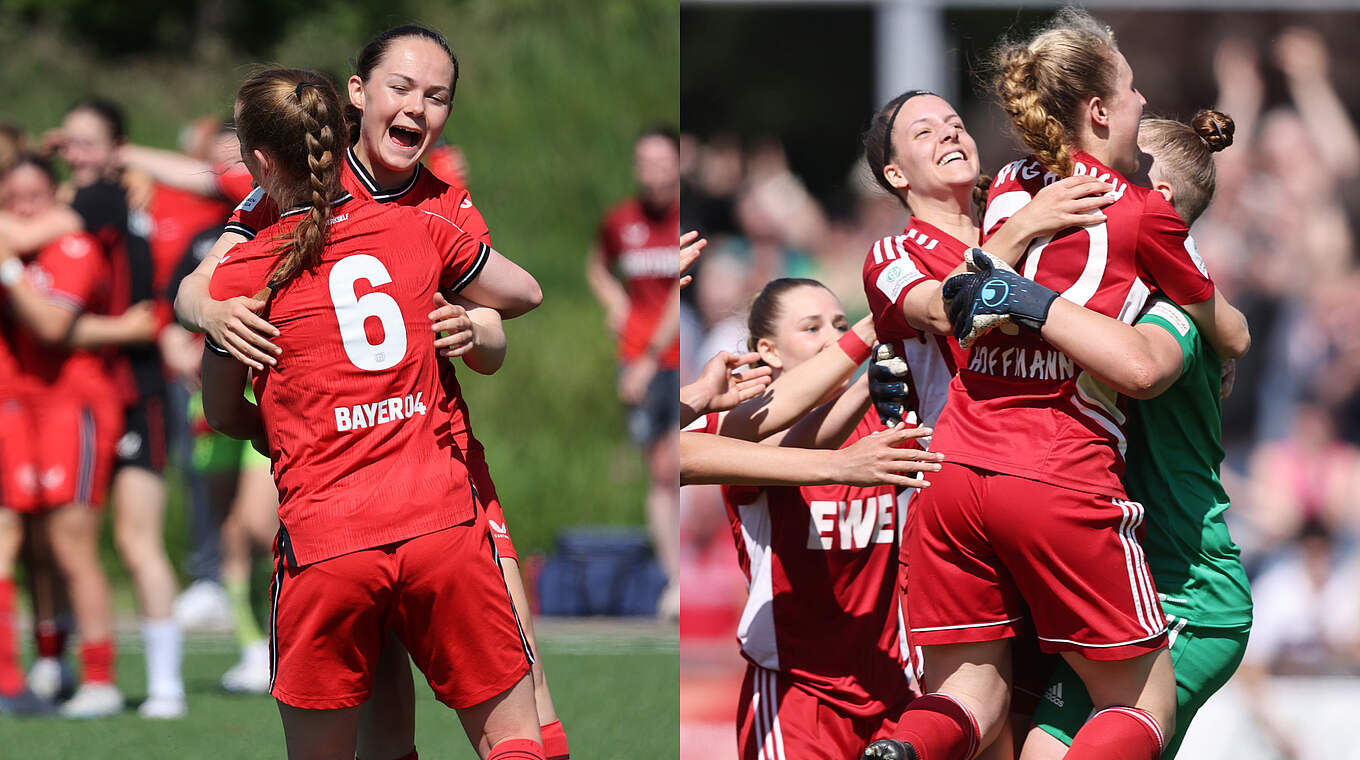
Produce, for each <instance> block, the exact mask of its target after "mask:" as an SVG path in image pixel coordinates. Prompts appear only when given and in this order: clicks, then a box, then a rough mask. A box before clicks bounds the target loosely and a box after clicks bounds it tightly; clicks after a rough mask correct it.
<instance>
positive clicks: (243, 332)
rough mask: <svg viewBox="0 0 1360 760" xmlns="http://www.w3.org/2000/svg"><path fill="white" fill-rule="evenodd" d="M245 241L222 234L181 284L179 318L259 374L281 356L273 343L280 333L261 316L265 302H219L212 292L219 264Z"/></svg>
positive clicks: (177, 303) (238, 299) (243, 299)
mask: <svg viewBox="0 0 1360 760" xmlns="http://www.w3.org/2000/svg"><path fill="white" fill-rule="evenodd" d="M244 241H245V237H244V236H242V235H238V234H236V233H234V232H224V233H222V236H221V237H219V238H218V239H217V242H216V243H214V244H213V247H212V249H211V250H209V251H208V253H207V255H206V256H204V257H203V261H201V262H199V264H198V267H197V268H195V269H194V271H193V272H190V273H189V275H188V276H187V277H185V278H184V279H183V280H182V281H181V282H180V285H179V292H177V293H176V294H175V316H176V317H178V318H179V323H180V324H181V325H183V326H184V327H185V328H186V329H188V330H190V331H192V332H206V333H207V334H208V337H210V338H212V339H213V341H214V342H215V343H217V345H219V346H222V347H223V348H225V349H227V351H229V352H230V353H231V355H232V357H233V358H235V359H236V360H237V361H239V362H242V363H244V364H245V365H246V366H248V367H250V368H251V369H256V370H259V369H263V368H264V365H266V364H273V363H274V362H275V359H274V357H276V356H278V353H279V348H278V346H275V345H274V344H273V343H272V342H270V338H273V337H276V336H277V335H278V334H279V331H278V330H277V329H276V328H275V327H274V326H273V325H271V324H269V323H268V322H266V321H264V319H262V318H261V317H260V315H259V313H260V312H261V311H263V310H264V306H265V304H264V302H263V301H258V300H256V299H254V298H247V297H245V296H238V297H236V298H229V299H227V300H225V301H215V300H213V298H212V296H211V295H209V292H208V287H209V284H210V283H211V282H212V273H213V270H214V269H216V268H217V263H218V262H219V261H221V260H222V257H223V256H225V255H226V254H227V252H228V251H230V250H231V247H232V246H234V245H236V244H237V243H241V242H244Z"/></svg>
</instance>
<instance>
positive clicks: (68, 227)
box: [0, 205, 85, 251]
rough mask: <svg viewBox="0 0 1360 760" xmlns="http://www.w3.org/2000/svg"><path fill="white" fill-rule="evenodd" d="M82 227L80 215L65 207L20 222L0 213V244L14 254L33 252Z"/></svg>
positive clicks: (60, 206) (61, 206)
mask: <svg viewBox="0 0 1360 760" xmlns="http://www.w3.org/2000/svg"><path fill="white" fill-rule="evenodd" d="M84 228H85V224H84V222H82V221H81V220H80V215H79V214H77V213H76V212H75V211H74V210H72V209H71V207H70V206H65V205H57V206H54V207H53V208H51V209H48V210H47V211H44V212H42V213H41V214H38V215H37V216H33V217H27V218H23V219H21V218H19V217H17V216H15V215H13V214H9V213H5V212H0V243H3V244H5V245H7V246H9V247H10V248H11V249H13V250H15V251H36V250H38V249H39V248H41V247H43V246H45V245H47V244H48V243H50V242H52V241H53V240H56V239H57V238H59V237H61V236H62V235H66V234H69V233H72V232H79V231H81V230H82V229H84Z"/></svg>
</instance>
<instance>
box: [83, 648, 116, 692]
mask: <svg viewBox="0 0 1360 760" xmlns="http://www.w3.org/2000/svg"><path fill="white" fill-rule="evenodd" d="M80 669H81V672H80V680H81V683H113V639H106V640H104V641H92V642H90V643H88V644H81V645H80Z"/></svg>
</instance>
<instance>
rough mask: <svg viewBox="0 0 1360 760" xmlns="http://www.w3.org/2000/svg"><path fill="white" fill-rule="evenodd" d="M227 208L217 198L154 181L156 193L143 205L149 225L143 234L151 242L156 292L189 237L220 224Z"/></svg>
mask: <svg viewBox="0 0 1360 760" xmlns="http://www.w3.org/2000/svg"><path fill="white" fill-rule="evenodd" d="M227 210H228V209H227V206H226V205H225V204H224V203H223V202H222V201H220V200H215V199H212V198H204V197H203V196H201V195H197V194H194V193H189V192H185V191H183V190H179V189H177V188H173V187H170V186H169V185H156V193H155V195H153V196H152V197H151V204H150V205H149V206H148V207H147V209H146V213H147V215H148V216H149V217H150V218H151V227H150V229H149V230H148V231H147V234H146V235H145V236H144V237H146V241H147V243H149V244H150V246H151V263H152V271H153V275H154V278H153V279H154V283H155V292H156V293H157V294H158V295H159V294H161V293H164V292H165V290H166V286H167V285H169V283H170V276H171V275H172V274H174V271H175V267H176V266H178V265H179V262H180V259H181V258H183V256H184V252H185V251H186V250H188V248H189V241H191V240H193V238H194V235H197V234H198V233H200V232H202V231H203V230H205V229H207V228H209V227H212V226H215V225H219V224H221V223H222V215H223V214H224V213H226V212H227Z"/></svg>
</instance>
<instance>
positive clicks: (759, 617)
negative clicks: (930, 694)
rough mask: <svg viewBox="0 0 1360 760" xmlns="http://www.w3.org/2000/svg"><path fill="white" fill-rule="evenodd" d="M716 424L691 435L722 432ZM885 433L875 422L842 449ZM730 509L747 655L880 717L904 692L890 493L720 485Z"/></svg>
mask: <svg viewBox="0 0 1360 760" xmlns="http://www.w3.org/2000/svg"><path fill="white" fill-rule="evenodd" d="M719 419H720V415H718V414H710V415H709V416H708V417H707V418H706V419H705V420H704V425H703V427H702V428H699V427H698V426H697V425H696V426H694V428H693V429H695V430H702V432H707V433H714V432H716V431H717V429H718V421H719ZM882 429H883V426H882V424H880V423H879V421H878V416H877V414H876V413H875V412H873V411H870V412H869V414H867V415H865V416H864V418H863V419H862V420H860V423H859V425H858V426H857V427H856V428H855V431H854V433H852V434H851V435H850V438H849V440H847V441H846V442H845V445H846V446H849V445H850V444H852V443H854V442H855V441H857V440H859V439H860V438H863V437H864V436H866V435H869V434H870V433H872V432H874V431H876V430H882ZM723 501H724V503H725V504H726V506H727V516H728V519H729V521H730V522H731V525H732V536H733V539H734V540H735V541H736V545H737V556H738V561H739V562H740V563H741V569H742V572H743V573H744V574H745V575H746V580H747V600H746V607H745V608H744V609H743V611H742V616H741V623H740V625H739V627H738V629H737V639H738V641H739V642H740V644H741V653H742V656H743V657H745V658H746V659H747V660H749V661H750V662H753V663H755V664H756V665H759V666H760V667H762V668H767V669H769V670H778V671H781V672H783V673H787V674H789V675H791V676H793V677H795V678H797V679H798V680H799V682H800V683H801V684H803V685H805V686H806V688H808V689H810V690H813V691H816V692H817V693H818V694H819V695H821V697H822V698H823V699H825V700H826V701H829V702H831V703H833V704H836V705H838V706H839V707H840V708H841V709H843V710H845V711H846V712H848V713H851V714H854V715H860V716H865V717H868V716H874V715H879V714H881V713H882V712H883V710H885V709H887V705H889V704H893V703H894V702H896V701H897V700H898V699H899V698H900V695H901V694H903V693H905V690H906V689H907V678H906V673H905V670H904V666H903V662H902V653H901V647H900V644H899V618H898V599H897V547H898V539H899V536H900V520H899V519H898V509H897V500H896V497H895V493H894V489H893V488H892V487H891V486H878V487H874V488H862V487H858V486H846V485H826V486H805V487H803V488H794V487H788V486H780V487H756V486H724V487H723Z"/></svg>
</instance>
